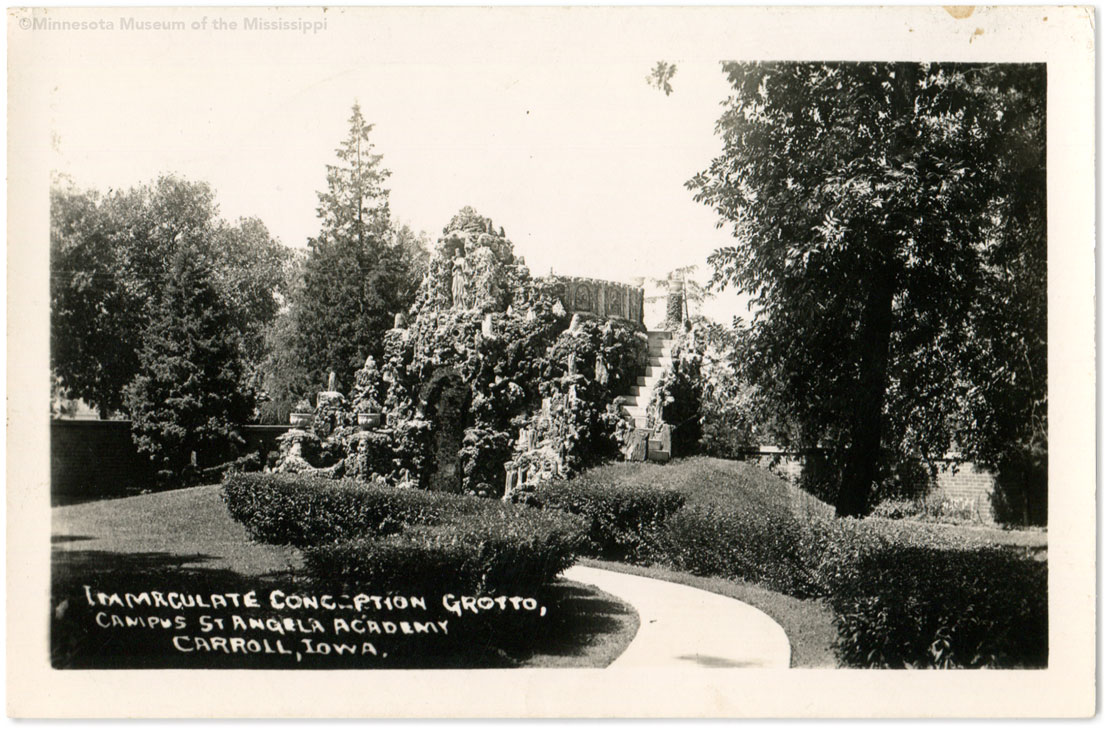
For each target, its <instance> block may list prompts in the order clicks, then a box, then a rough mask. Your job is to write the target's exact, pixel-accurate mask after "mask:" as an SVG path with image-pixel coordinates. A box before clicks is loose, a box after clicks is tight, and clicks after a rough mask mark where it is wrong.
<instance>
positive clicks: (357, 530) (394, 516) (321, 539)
mask: <svg viewBox="0 0 1105 730" xmlns="http://www.w3.org/2000/svg"><path fill="white" fill-rule="evenodd" d="M222 497H223V501H224V502H225V503H226V506H227V509H228V510H229V512H230V516H231V517H233V518H234V519H235V520H237V521H238V522H240V523H242V524H243V525H245V528H246V530H247V531H248V532H249V535H250V537H252V538H253V539H255V540H258V541H260V542H265V543H270V544H273V545H293V546H295V547H308V546H311V545H319V544H324V543H329V542H334V541H338V540H350V539H356V538H362V537H370V536H376V535H388V534H392V533H395V532H398V531H399V530H401V529H402V528H403V527H404V526H406V525H425V524H436V523H438V522H441V521H442V520H444V519H445V518H446V517H448V516H453V515H457V514H464V513H469V512H472V511H475V510H478V509H480V504H479V503H478V502H475V501H473V500H466V499H464V498H463V497H460V496H457V495H451V494H443V493H440V492H427V491H423V490H416V489H396V488H394V487H389V486H386V485H383V484H378V483H368V482H359V481H353V480H341V481H334V480H331V479H326V478H324V477H315V476H303V475H293V474H230V475H228V476H227V478H226V480H225V481H224V482H223V486H222Z"/></svg>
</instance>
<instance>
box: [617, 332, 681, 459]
mask: <svg viewBox="0 0 1105 730" xmlns="http://www.w3.org/2000/svg"><path fill="white" fill-rule="evenodd" d="M674 344H675V339H674V338H673V337H672V334H671V332H665V331H661V330H654V331H649V333H648V366H647V367H646V368H645V372H644V375H642V376H640V377H638V378H637V385H635V386H634V387H633V388H631V389H630V391H629V394H628V395H627V396H625V398H624V406H623V407H624V408H625V410H626V412H627V413H628V414H629V416H630V417H631V418H632V419H633V426H634V428H637V429H639V430H641V431H647V430H648V404H649V401H650V400H652V391H653V390H654V389H655V387H656V383H657V382H658V381H659V380H660V375H661V374H662V373H663V372H664V371H665V370H668V369H669V368H670V367H671V350H672V347H673V345H674ZM647 458H649V459H652V460H654V461H667V460H668V459H670V458H671V444H670V436H669V437H668V438H667V439H662V438H658V436H657V434H653V433H649V435H648V450H647Z"/></svg>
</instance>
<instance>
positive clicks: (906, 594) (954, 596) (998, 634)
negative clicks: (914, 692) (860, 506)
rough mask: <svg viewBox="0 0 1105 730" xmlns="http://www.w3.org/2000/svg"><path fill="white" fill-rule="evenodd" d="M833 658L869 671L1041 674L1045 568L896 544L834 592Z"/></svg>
mask: <svg viewBox="0 0 1105 730" xmlns="http://www.w3.org/2000/svg"><path fill="white" fill-rule="evenodd" d="M831 602H832V605H833V609H834V610H835V611H836V615H837V618H836V624H837V627H838V639H837V653H838V656H839V657H840V659H841V661H842V662H843V663H844V664H845V665H847V666H853V667H870V668H918V667H936V668H941V669H947V668H958V667H965V668H977V667H1005V668H1013V667H1023V668H1039V667H1046V666H1047V663H1048V652H1047V647H1048V629H1047V564H1046V563H1041V562H1036V561H1032V560H1025V559H1024V558H1020V557H1017V556H1016V555H1013V554H1011V553H1010V552H1008V551H1005V550H998V549H993V548H983V549H974V550H941V549H933V548H927V547H917V546H892V547H888V548H887V549H884V550H881V551H879V552H877V553H875V554H872V555H865V556H863V557H862V558H860V560H859V561H858V563H857V565H856V569H855V570H854V571H853V572H852V573H850V574H849V576H848V578H847V579H845V580H841V581H838V582H837V583H836V585H834V590H833V593H832V598H831Z"/></svg>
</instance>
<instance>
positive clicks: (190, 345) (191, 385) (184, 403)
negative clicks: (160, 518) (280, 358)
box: [125, 248, 253, 476]
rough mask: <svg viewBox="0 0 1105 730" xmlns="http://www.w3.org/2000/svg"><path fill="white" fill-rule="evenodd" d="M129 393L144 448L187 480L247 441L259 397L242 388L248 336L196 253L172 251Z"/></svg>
mask: <svg viewBox="0 0 1105 730" xmlns="http://www.w3.org/2000/svg"><path fill="white" fill-rule="evenodd" d="M168 274H169V276H168V277H167V279H166V282H165V289H164V291H163V292H162V295H161V296H160V297H159V298H158V301H157V305H156V307H155V309H154V311H153V312H152V314H151V319H150V323H149V326H148V327H146V329H145V332H144V336H143V340H142V347H141V349H140V350H139V353H138V360H139V370H138V373H137V374H136V375H135V377H134V379H133V380H132V381H131V382H130V383H129V384H128V385H127V387H126V390H125V397H126V404H127V411H128V412H129V413H130V416H131V420H132V422H133V425H132V428H133V432H134V440H135V443H136V444H137V446H138V449H139V450H140V451H142V452H145V453H147V454H149V455H150V457H151V459H153V460H154V461H155V462H156V463H158V464H159V465H160V466H162V468H164V469H166V470H169V471H171V472H172V473H173V474H174V475H178V476H179V475H180V474H182V473H183V472H184V471H185V470H186V469H187V468H188V467H189V466H190V465H191V460H192V454H195V464H194V465H195V466H196V467H198V468H203V467H207V466H214V465H215V464H218V463H221V462H222V461H223V460H225V459H226V458H228V457H231V456H233V455H234V454H235V450H236V447H237V446H239V445H240V444H241V443H242V440H241V438H240V437H239V436H238V435H237V431H236V429H237V426H238V425H239V424H241V423H245V422H246V421H247V420H249V418H250V415H251V413H252V410H253V392H252V391H251V390H249V389H248V388H243V387H242V386H243V379H244V375H245V372H244V370H245V363H244V361H243V359H242V357H241V354H242V344H241V338H242V335H241V333H240V332H239V330H238V328H237V327H236V326H235V325H234V322H233V319H234V316H235V313H234V311H233V309H231V308H229V307H226V306H224V302H223V298H222V294H221V292H220V291H219V288H218V287H217V285H216V281H217V277H216V276H215V274H214V272H213V270H212V269H211V268H210V265H209V264H208V263H207V262H206V261H205V260H204V257H203V256H202V255H200V253H199V252H198V251H193V250H189V249H187V248H182V249H180V250H178V251H176V252H174V253H173V258H172V260H171V261H170V262H169V266H168Z"/></svg>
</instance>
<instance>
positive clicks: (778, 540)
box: [642, 505, 817, 597]
mask: <svg viewBox="0 0 1105 730" xmlns="http://www.w3.org/2000/svg"><path fill="white" fill-rule="evenodd" d="M802 537H803V535H802V529H801V527H800V525H799V523H798V521H797V520H795V519H794V518H792V517H789V516H786V515H778V514H773V513H771V512H742V511H737V510H732V509H724V508H721V507H717V506H713V505H709V506H699V505H696V506H692V507H686V508H684V509H682V510H680V511H679V512H677V513H675V514H674V515H673V516H672V517H671V518H670V519H669V520H667V522H666V523H665V524H664V525H663V526H662V527H660V528H659V529H655V530H652V531H651V532H650V533H649V534H648V535H646V537H645V540H644V545H643V549H642V556H643V558H644V559H645V560H646V561H648V562H655V563H661V564H664V565H667V566H669V567H672V568H674V569H676V570H681V571H685V572H688V573H693V574H695V575H716V576H720V577H722V578H729V579H737V580H745V581H750V582H754V583H760V584H762V585H764V586H767V587H769V588H772V589H773V590H776V591H780V592H782V593H788V594H790V595H794V596H799V597H802V596H808V595H814V594H816V593H817V590H816V581H814V580H813V579H812V578H811V576H810V575H809V570H808V565H807V563H806V562H805V560H804V557H805V556H804V555H803V554H802V552H801V550H800V547H801V545H802Z"/></svg>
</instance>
